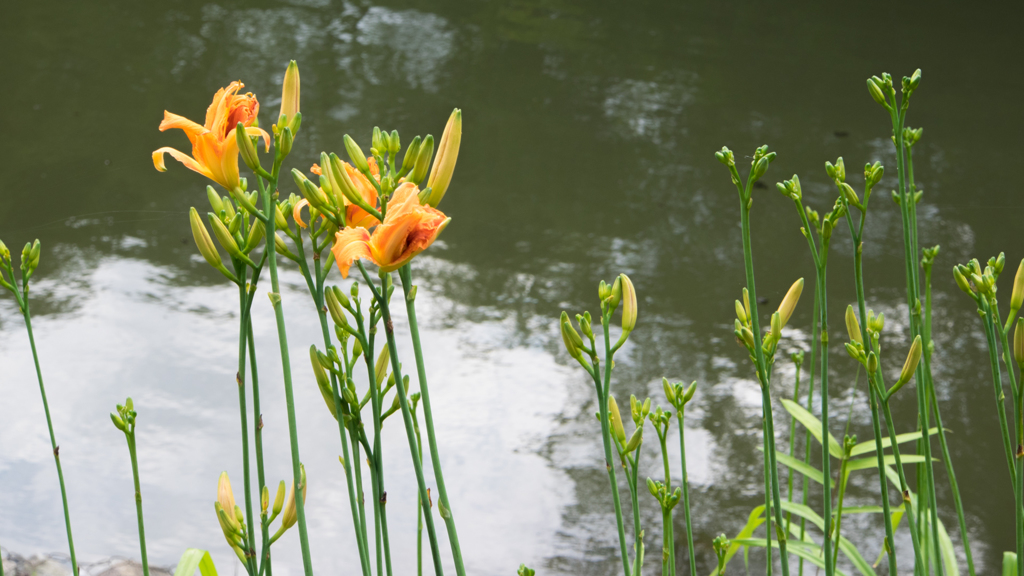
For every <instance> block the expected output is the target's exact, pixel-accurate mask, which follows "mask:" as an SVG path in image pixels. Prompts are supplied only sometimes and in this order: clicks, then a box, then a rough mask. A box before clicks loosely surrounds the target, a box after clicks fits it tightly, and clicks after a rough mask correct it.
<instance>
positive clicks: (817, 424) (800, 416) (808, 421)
mask: <svg viewBox="0 0 1024 576" xmlns="http://www.w3.org/2000/svg"><path fill="white" fill-rule="evenodd" d="M782 406H783V407H784V408H785V409H786V411H787V412H789V414H790V416H792V417H793V418H796V419H797V421H798V422H800V423H801V424H803V425H804V427H805V428H807V430H809V431H810V432H811V436H814V439H815V440H817V441H818V444H821V441H822V440H821V438H822V433H821V420H818V419H817V418H815V417H814V415H813V414H811V413H810V412H808V411H807V409H805V408H804V407H803V406H801V405H799V404H797V403H796V402H793V401H792V400H787V399H785V398H783V399H782ZM828 453H829V454H831V455H832V457H833V458H840V459H841V458H842V457H843V447H842V446H841V445H840V444H839V441H838V440H836V439H835V436H832V433H831V432H830V433H829V435H828Z"/></svg>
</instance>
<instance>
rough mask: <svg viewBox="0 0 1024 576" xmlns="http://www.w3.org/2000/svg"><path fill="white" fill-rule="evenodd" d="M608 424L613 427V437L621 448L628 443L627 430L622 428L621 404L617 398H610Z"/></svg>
mask: <svg viewBox="0 0 1024 576" xmlns="http://www.w3.org/2000/svg"><path fill="white" fill-rule="evenodd" d="M608 424H609V426H610V427H611V431H612V435H613V436H614V437H615V439H616V441H618V443H619V445H620V446H624V445H625V443H626V429H625V428H623V426H622V415H621V414H619V403H618V402H616V401H615V397H614V396H611V395H609V396H608Z"/></svg>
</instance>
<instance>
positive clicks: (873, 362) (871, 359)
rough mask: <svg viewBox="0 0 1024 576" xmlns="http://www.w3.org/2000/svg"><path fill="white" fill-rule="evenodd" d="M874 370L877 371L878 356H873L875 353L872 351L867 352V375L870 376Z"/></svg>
mask: <svg viewBox="0 0 1024 576" xmlns="http://www.w3.org/2000/svg"><path fill="white" fill-rule="evenodd" d="M875 372H878V356H875V353H874V352H872V353H870V354H868V376H869V377H870V375H871V374H874V373H875Z"/></svg>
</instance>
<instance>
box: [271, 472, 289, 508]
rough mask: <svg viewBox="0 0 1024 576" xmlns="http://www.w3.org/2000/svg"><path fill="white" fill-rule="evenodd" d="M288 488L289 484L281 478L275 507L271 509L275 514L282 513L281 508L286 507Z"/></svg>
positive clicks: (275, 498)
mask: <svg viewBox="0 0 1024 576" xmlns="http://www.w3.org/2000/svg"><path fill="white" fill-rule="evenodd" d="M286 488H287V486H286V485H285V483H284V480H281V483H280V484H278V485H277V494H276V495H275V496H274V508H273V509H272V510H271V512H273V513H274V514H280V513H281V509H282V508H284V494H285V490H286Z"/></svg>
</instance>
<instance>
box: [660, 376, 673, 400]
mask: <svg viewBox="0 0 1024 576" xmlns="http://www.w3.org/2000/svg"><path fill="white" fill-rule="evenodd" d="M661 388H662V390H664V391H665V398H667V399H668V403H669V404H672V405H673V406H674V405H675V403H676V391H675V388H674V387H673V386H672V384H670V383H669V381H668V378H662V379H661Z"/></svg>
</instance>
